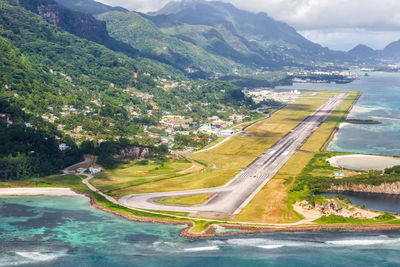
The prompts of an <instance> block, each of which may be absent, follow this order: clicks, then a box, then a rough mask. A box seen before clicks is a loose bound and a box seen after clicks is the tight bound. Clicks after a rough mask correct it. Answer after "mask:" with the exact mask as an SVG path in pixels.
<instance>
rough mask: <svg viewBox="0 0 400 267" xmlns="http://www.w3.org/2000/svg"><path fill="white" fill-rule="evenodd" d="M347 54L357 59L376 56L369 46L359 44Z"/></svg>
mask: <svg viewBox="0 0 400 267" xmlns="http://www.w3.org/2000/svg"><path fill="white" fill-rule="evenodd" d="M349 54H351V55H354V56H357V57H373V56H375V55H376V51H375V50H374V49H372V48H371V47H369V46H366V45H363V44H359V45H357V46H355V47H354V48H353V49H351V50H349Z"/></svg>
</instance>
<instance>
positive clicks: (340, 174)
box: [333, 171, 344, 178]
mask: <svg viewBox="0 0 400 267" xmlns="http://www.w3.org/2000/svg"><path fill="white" fill-rule="evenodd" d="M333 176H335V178H343V177H344V172H342V171H337V172H334V173H333Z"/></svg>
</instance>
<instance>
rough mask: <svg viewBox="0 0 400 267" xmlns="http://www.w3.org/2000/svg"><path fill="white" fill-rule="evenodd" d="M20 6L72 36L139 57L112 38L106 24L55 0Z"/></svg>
mask: <svg viewBox="0 0 400 267" xmlns="http://www.w3.org/2000/svg"><path fill="white" fill-rule="evenodd" d="M19 4H20V5H21V6H23V7H25V8H26V9H28V10H30V11H32V12H34V13H36V14H38V15H40V16H41V17H42V18H43V19H45V20H46V21H47V22H49V23H51V24H54V25H56V26H58V27H60V28H62V29H64V30H66V31H68V32H70V33H72V34H75V35H77V36H79V37H83V38H85V39H88V40H90V41H93V42H96V43H98V44H102V45H105V46H106V47H108V48H110V49H112V50H114V51H120V52H124V53H126V54H128V55H130V56H136V55H138V51H137V50H136V49H134V48H132V47H131V46H129V45H127V44H125V43H123V42H120V41H117V40H115V39H114V38H111V37H110V36H109V35H108V32H107V29H106V23H105V22H104V21H99V20H97V19H95V18H94V17H93V16H92V15H90V14H85V13H81V12H78V11H72V10H70V9H68V8H65V7H64V6H62V5H60V4H59V3H57V2H56V1H54V0H34V1H32V0H19Z"/></svg>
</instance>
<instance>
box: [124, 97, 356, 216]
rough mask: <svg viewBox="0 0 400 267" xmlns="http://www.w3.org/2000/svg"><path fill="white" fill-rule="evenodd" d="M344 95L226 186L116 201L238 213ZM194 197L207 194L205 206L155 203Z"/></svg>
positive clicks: (143, 206) (136, 205)
mask: <svg viewBox="0 0 400 267" xmlns="http://www.w3.org/2000/svg"><path fill="white" fill-rule="evenodd" d="M347 96H348V94H346V93H339V94H336V95H335V96H333V97H332V98H330V99H329V100H328V101H327V102H326V103H325V104H323V105H322V106H321V107H320V108H319V109H318V110H317V111H315V112H314V113H313V114H311V115H310V116H308V117H307V118H306V119H305V120H303V121H302V122H301V123H300V124H299V125H297V126H296V127H295V128H294V129H293V130H292V131H290V132H289V133H288V134H287V135H286V136H284V137H283V138H282V139H281V140H280V141H278V142H277V143H276V144H275V145H273V146H272V147H271V148H270V149H268V150H267V151H266V152H264V153H263V154H262V155H261V156H259V157H258V158H257V159H256V160H255V161H254V162H253V163H251V164H250V165H249V166H248V167H246V168H245V169H243V170H242V171H241V172H240V173H239V174H238V175H236V176H235V177H234V178H233V179H232V180H231V181H229V182H228V183H227V184H225V185H223V186H220V187H213V188H204V189H196V190H187V191H174V192H158V193H148V194H134V195H127V196H124V197H122V198H120V199H119V200H118V202H119V203H120V204H122V205H124V206H127V207H132V208H140V209H150V210H166V211H176V212H190V213H192V214H194V215H195V214H198V215H199V214H203V215H204V214H208V215H210V216H212V215H213V214H226V215H228V214H230V215H236V214H238V213H239V212H240V211H241V210H242V209H243V208H244V207H245V206H246V205H247V204H248V203H249V202H250V201H251V200H252V199H253V198H254V197H255V195H256V194H257V193H258V192H259V191H260V190H261V189H262V188H263V187H264V186H265V185H266V184H267V183H268V182H269V181H270V180H271V179H272V177H274V175H275V174H276V173H277V172H278V171H279V170H280V169H281V168H282V167H283V165H284V164H285V163H286V162H287V161H288V160H289V159H290V158H291V157H292V155H293V154H294V153H295V152H296V151H297V150H298V149H299V148H300V147H301V146H302V145H303V144H304V143H305V142H306V141H307V139H308V138H309V137H310V136H311V135H312V134H313V133H314V132H315V131H316V130H317V129H318V127H319V126H320V125H321V124H322V123H323V122H324V121H325V120H326V119H327V118H328V116H329V115H330V114H331V113H332V112H333V111H334V110H335V109H336V108H337V107H338V106H339V105H340V104H341V103H342V102H343V100H344V99H346V97H347ZM196 194H211V195H212V197H211V198H210V199H209V200H208V201H206V202H205V203H202V204H199V205H194V206H177V205H166V204H161V203H157V202H156V200H159V199H165V198H173V197H183V196H190V195H196Z"/></svg>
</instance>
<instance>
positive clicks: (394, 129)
mask: <svg viewBox="0 0 400 267" xmlns="http://www.w3.org/2000/svg"><path fill="white" fill-rule="evenodd" d="M281 88H285V89H287V88H291V89H300V90H302V89H312V90H350V91H361V92H362V93H363V95H362V96H361V98H360V100H359V101H358V102H357V104H356V106H355V107H354V109H353V110H352V112H351V113H350V116H349V118H356V119H372V120H377V121H380V122H382V124H379V125H356V124H348V125H346V126H344V127H342V128H341V129H340V130H339V132H338V134H337V135H336V138H335V139H334V140H333V142H332V143H331V144H330V146H329V148H328V149H329V150H332V151H339V152H355V153H366V154H387V155H397V156H400V142H399V140H400V73H382V72H372V73H369V76H368V77H362V78H361V79H360V80H357V81H355V82H352V83H349V84H308V83H305V84H294V85H293V86H288V87H281Z"/></svg>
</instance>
